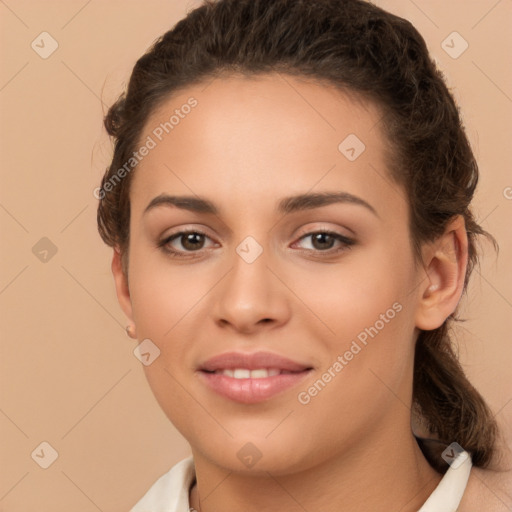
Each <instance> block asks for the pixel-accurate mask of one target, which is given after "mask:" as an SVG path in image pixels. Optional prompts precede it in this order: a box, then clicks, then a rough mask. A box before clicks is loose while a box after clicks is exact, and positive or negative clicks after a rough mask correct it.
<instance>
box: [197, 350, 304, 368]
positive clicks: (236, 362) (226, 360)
mask: <svg viewBox="0 0 512 512" xmlns="http://www.w3.org/2000/svg"><path fill="white" fill-rule="evenodd" d="M235 368H246V369H248V370H257V369H260V368H277V369H279V370H286V371H290V372H301V371H304V370H309V369H310V368H311V366H309V365H307V364H302V363H299V362H296V361H293V360H291V359H288V358H287V357H284V356H280V355H278V354H273V353H271V352H254V353H244V352H225V353H224V354H219V355H217V356H214V357H212V358H210V359H208V360H207V361H205V362H204V363H203V364H202V365H201V366H200V367H199V369H200V370H203V371H209V372H214V371H217V370H225V369H235Z"/></svg>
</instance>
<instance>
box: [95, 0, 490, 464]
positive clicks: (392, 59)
mask: <svg viewBox="0 0 512 512" xmlns="http://www.w3.org/2000/svg"><path fill="white" fill-rule="evenodd" d="M272 72H279V73H285V74H289V75H295V76H299V77H305V78H307V79H310V80H316V81H320V82H323V83H329V84H334V85H335V86H336V87H338V88H339V89H341V90H345V91H346V92H355V93H356V94H357V95H359V96H360V97H362V98H364V99H366V100H369V101H373V102H375V103H376V104H377V105H379V107H380V109H381V111H382V113H383V118H382V120H383V122H381V126H382V130H383V133H384V134H385V135H386V136H387V137H388V139H389V141H390V146H391V148H392V151H391V154H390V161H389V165H388V168H389V170H390V173H391V176H392V178H393V179H394V180H395V181H396V182H397V183H399V184H401V186H403V187H404V189H405V192H406V194H407V196H408V198H409V208H410V232H411V241H412V244H413V247H414V248H415V252H416V255H417V257H418V256H419V254H420V253H419V249H420V247H421V245H422V243H423V242H425V241H430V240H435V239H436V238H437V237H438V236H440V235H441V234H442V233H443V232H444V229H445V227H446V225H447V223H448V222H449V221H450V220H451V219H452V218H453V217H454V216H456V215H462V216H463V217H464V219H465V222H466V230H467V236H468V243H469V246H468V247H469V249H468V251H469V258H468V268H467V273H466V276H465V284H466V285H467V281H468V278H469V276H470V274H471V271H472V269H473V267H474V265H475V264H476V263H477V253H476V247H475V242H476V237H477V235H481V234H484V235H486V236H488V235H487V233H486V232H485V231H484V230H483V229H482V228H481V227H480V226H479V225H478V224H477V223H476V221H475V219H474V218H473V215H472V213H471V211H470V209H469V204H470V202H471V200H472V197H473V194H474V191H475V187H476V185H477V181H478V167H477V163H476V161H475V158H474V156H473V153H472V150H471V148H470V145H469V142H468V139H467V137H466V134H465V131H464V128H463V125H462V122H461V119H460V116H459V111H458V108H457V106H456V104H455V102H454V99H453V98H452V96H451V94H450V92H449V91H448V88H447V86H446V84H445V82H444V79H443V75H442V73H441V72H440V71H439V70H438V69H437V68H436V66H435V64H434V63H433V61H432V60H431V58H430V56H429V54H428V50H427V47H426V44H425V41H424V40H423V38H422V37H421V35H420V34H419V33H418V32H417V30H416V29H415V28H414V27H413V26H412V25H411V23H409V22H408V21H406V20H404V19H402V18H399V17H397V16H395V15H393V14H390V13H388V12H386V11H384V10H382V9H380V8H378V7H376V6H375V5H373V4H371V3H368V2H365V1H362V0H272V1H269V0H218V1H213V0H205V2H204V3H203V5H202V6H200V7H199V8H197V9H195V10H193V11H191V12H190V13H189V14H188V15H187V16H186V18H184V19H183V20H181V21H180V22H179V23H177V25H176V26H175V27H174V28H173V29H172V30H170V31H168V32H167V33H165V34H164V35H163V36H161V37H160V38H159V39H158V40H157V41H156V42H155V43H154V44H153V46H152V47H151V48H150V49H149V50H148V51H147V52H146V54H144V55H143V56H142V57H141V58H140V59H139V60H138V61H137V63H136V65H135V67H134V69H133V72H132V75H131V78H130V81H129V85H128V89H127V91H126V93H123V94H122V95H121V96H120V97H119V99H118V100H117V102H116V103H115V104H114V105H113V106H112V107H111V108H110V110H109V112H108V114H107V115H106V117H105V126H106V129H107V131H108V133H109V134H110V135H111V136H112V137H113V138H114V140H115V148H114V155H113V159H112V162H111V165H110V166H109V168H108V169H107V171H106V173H105V176H104V178H103V181H102V189H101V191H102V194H101V196H100V197H101V200H100V202H99V206H98V227H99V232H100V234H101V236H102V238H103V240H104V241H105V242H106V243H107V244H109V245H111V246H118V247H119V248H120V249H121V252H122V254H123V256H125V255H126V254H127V249H128V239H129V222H130V203H129V188H130V182H131V177H132V173H128V174H126V176H125V177H124V179H123V180H121V181H120V182H119V183H117V184H116V185H115V186H114V187H109V188H110V189H111V190H110V191H108V192H105V191H104V188H105V185H106V184H107V182H109V180H112V177H113V176H114V174H115V173H116V172H117V171H118V169H120V168H121V167H122V166H123V164H125V163H126V162H127V161H128V160H129V159H130V157H131V156H132V154H133V152H134V150H135V149H136V147H137V143H138V141H139V138H140V136H141V133H142V131H143V129H144V127H145V123H146V122H147V120H148V118H149V117H150V116H151V114H152V113H153V112H154V111H155V109H156V108H157V107H158V106H159V105H160V104H161V103H162V102H163V101H165V100H166V99H168V97H169V96H170V95H171V94H172V93H175V92H176V91H178V90H179V89H183V88H186V87H187V86H190V85H192V84H195V83H199V82H202V81H205V80H206V79H208V78H212V77H215V76H224V75H226V74H230V73H232V74H233V73H242V74H244V75H247V76H251V75H255V74H259V73H272ZM110 183H112V181H110ZM490 238H491V239H492V237H490ZM492 240H493V239H492ZM453 319H454V315H451V316H450V317H449V318H448V319H447V320H446V321H445V323H444V324H443V325H442V326H441V327H439V328H438V329H435V330H432V331H421V332H420V334H419V337H418V339H417V342H416V343H417V344H416V352H415V361H414V383H413V403H414V406H415V409H417V410H418V411H419V412H420V414H421V417H422V418H423V421H424V422H425V423H426V425H427V426H428V429H429V431H430V432H431V433H432V434H433V435H435V436H437V438H438V439H439V440H440V441H441V443H440V447H441V448H440V449H439V450H438V451H437V454H434V451H432V450H430V449H429V443H428V442H423V441H422V440H421V439H419V440H418V442H419V443H420V446H421V447H422V449H423V451H424V453H425V456H426V457H427V459H428V460H429V462H430V463H431V464H432V466H433V467H435V468H436V469H438V470H439V471H443V470H445V469H446V467H447V465H446V464H445V463H444V462H443V460H442V459H441V458H440V457H439V452H440V451H441V450H442V449H443V448H445V447H446V445H447V444H450V443H451V442H453V441H456V442H457V443H459V444H460V445H461V446H462V447H463V448H464V449H466V450H467V451H468V452H470V453H471V454H472V458H473V463H474V464H475V465H476V466H481V467H484V466H487V465H488V464H489V463H490V461H491V459H492V457H493V453H494V446H495V438H496V435H497V426H496V423H495V421H494V419H493V416H492V414H491V412H490V410H489V408H488V407H487V405H486V404H485V402H484V400H483V398H482V397H481V396H480V394H479V393H478V392H477V391H476V390H475V388H474V387H473V386H472V385H471V384H470V383H469V381H468V380H467V378H466V377H465V375H464V372H463V370H462V368H461V366H460V363H459V362H458V359H457V356H456V354H455V353H454V349H453V348H452V344H451V340H450V337H449V334H448V328H449V324H450V322H451V321H452V320H453Z"/></svg>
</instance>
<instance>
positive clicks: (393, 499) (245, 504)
mask: <svg viewBox="0 0 512 512" xmlns="http://www.w3.org/2000/svg"><path fill="white" fill-rule="evenodd" d="M190 97H194V98H195V99H197V101H198V105H197V107H195V108H194V109H193V110H192V112H191V113H190V114H189V115H188V116H186V118H185V119H183V120H181V122H180V124H179V125H177V126H176V127H175V128H174V129H173V131H172V132H171V133H170V134H169V135H167V136H165V137H164V138H163V139H162V141H160V142H158V144H157V145H156V147H155V148H154V149H152V150H151V151H150V152H149V154H148V155H147V156H146V157H144V159H143V160H142V161H141V163H140V164H139V165H138V166H137V169H136V171H135V174H134V176H133V182H132V185H131V190H130V201H131V223H130V244H129V260H128V261H129V262H128V266H127V275H126V274H125V273H124V272H123V266H122V262H121V254H120V251H119V249H118V248H116V250H115V251H114V257H113V262H112V270H113V273H114V278H115V282H116V289H117V294H118V298H119V302H120V304H121V307H122V308H123V310H124V312H125V313H126V315H127V316H128V318H129V319H130V322H131V324H132V325H133V327H134V329H135V330H136V337H137V338H138V339H139V340H143V339H146V338H149V339H151V340H152V342H153V343H154V344H155V345H157V346H158V348H159V349H160V351H161V353H160V356H159V357H158V358H157V359H155V361H154V362H153V363H152V364H151V365H149V366H145V367H144V371H145V373H146V377H147V379H148V382H149V384H150V386H151V388H152V390H153V393H154V395H155V397H156V399H157V401H158V402H159V404H160V406H161V407H162V409H163V411H164V412H165V413H166V415H167V416H168V417H169V419H170V420H171V421H172V423H173V424H174V425H175V426H176V428H177V429H178V430H179V431H180V432H181V433H182V434H183V436H184V437H185V438H186V439H187V441H188V442H189V443H190V446H191V448H192V453H193V455H194V461H195V468H196V477H197V485H196V486H195V487H194V489H193V490H192V492H191V506H193V507H194V508H196V509H197V510H201V511H204V512H210V511H216V510H223V512H231V511H234V510H241V509H242V510H245V511H259V510H267V511H278V510H279V511H281V510H287V511H295V510H297V511H299V510H301V511H302V510H304V509H306V510H322V511H326V512H329V511H339V510H341V509H342V508H343V510H351V511H354V512H357V511H363V510H364V511H367V510H401V511H402V512H406V511H409V510H410V511H413V510H417V509H418V508H419V507H420V506H421V505H422V504H423V503H424V501H425V500H426V499H427V497H428V496H429V495H430V493H431V492H432V490H433V489H434V488H435V487H436V485H437V484H438V483H439V480H440V478H441V475H439V474H438V473H436V472H435V471H434V470H433V469H432V468H431V467H430V465H429V464H428V463H427V461H426V460H425V458H424V457H423V455H422V454H421V451H420V450H419V448H418V445H417V443H416V441H415V440H414V437H413V435H412V431H411V426H410V423H411V411H410V406H411V393H412V371H413V356H414V342H415V339H416V337H417V334H418V329H434V328H436V327H438V326H440V325H441V324H442V323H443V321H444V320H445V319H446V318H447V317H448V316H449V315H450V314H451V313H452V312H453V311H454V310H455V308H456V306H457V304H458V302H459V299H460V296H461V293H462V289H463V279H464V273H465V269H466V265H467V238H466V231H465V227H464V222H463V219H462V218H460V217H459V218H455V219H453V221H452V222H451V223H450V224H449V226H448V227H447V229H446V231H445V233H444V235H443V236H441V237H440V238H439V239H438V240H436V241H434V242H431V243H428V244H425V245H424V246H423V253H422V260H423V261H422V263H421V264H420V263H419V262H418V261H416V260H415V257H414V254H413V251H412V246H411V238H410V233H409V227H408V202H407V197H406V196H405V193H404V191H403V189H402V188H401V187H400V186H399V185H398V184H396V183H395V182H393V181H392V180H391V178H390V177H389V171H388V169H387V168H386V152H387V151H389V150H390V145H389V142H388V141H387V140H385V138H384V136H383V135H382V133H381V131H380V129H379V120H380V119H381V114H380V112H379V109H378V108H377V107H375V106H374V105H372V104H370V103H368V102H360V101H357V100H356V99H355V98H354V97H353V96H352V95H351V96H348V95H346V94H344V93H341V92H340V91H338V90H337V89H334V88H333V87H330V86H326V85H322V84H318V83H316V84H315V83H312V82H307V81H305V80H300V79H298V78H292V77H284V76H282V75H277V74H270V75H264V76H259V77H258V78H250V79H249V78H244V77H240V76H231V77H225V78H224V79H223V80H219V79H217V80H214V81H213V82H211V83H209V84H199V85H197V86H193V87H189V88H187V89H186V90H183V91H181V92H179V93H178V94H176V95H174V96H172V97H170V98H168V99H167V100H166V101H165V102H164V103H162V104H161V106H160V108H159V109H158V110H157V111H156V112H155V113H154V114H153V115H152V116H151V118H150V119H149V120H148V122H147V124H146V127H145V130H144V132H143V133H142V135H141V139H140V140H141V141H144V140H146V138H147V136H148V135H149V136H151V134H152V131H153V130H154V128H155V127H157V126H158V125H159V124H160V123H161V122H163V121H165V120H168V119H169V116H170V115H171V114H172V113H173V111H174V110H175V109H176V108H180V106H181V105H183V104H184V103H186V102H187V100H188V99H189V98H190ZM348 134H356V135H357V137H358V138H359V139H360V140H362V141H363V142H364V144H365V146H366V149H365V151H364V152H363V153H362V154H361V155H360V156H359V157H358V158H357V159H356V160H355V161H349V160H348V159H347V158H346V157H345V156H344V155H343V154H342V153H341V152H340V151H339V150H338V145H339V144H340V142H341V141H343V140H344V139H345V137H347V135H348ZM340 191H344V192H347V193H350V194H352V195H354V196H357V197H359V198H361V199H363V200H364V201H366V202H367V203H368V204H369V205H371V206H372V207H373V209H374V210H375V212H376V214H374V213H372V211H370V209H368V208H366V207H364V206H361V205H359V204H355V203H337V204H331V205H328V206H322V207H320V208H314V209H308V210H304V211H299V212H293V213H290V214H288V215H283V214H282V213H278V212H277V211H276V205H277V204H278V202H279V201H280V200H281V199H282V198H284V197H288V196H291V195H295V194H303V193H311V192H340ZM161 194H169V195H186V196H194V197H195V196H200V197H202V198H205V199H208V200H210V201H212V202H213V203H215V205H216V206H217V207H218V209H219V212H218V213H217V214H211V213H197V212H192V211H188V210H185V209H180V208H177V207H175V206H171V205H161V206H159V207H155V208H153V209H151V210H150V211H149V212H147V213H144V210H145V208H146V207H147V206H148V204H149V203H150V202H151V201H152V200H153V199H154V198H155V197H157V196H159V195H161ZM194 229H195V230H200V231H201V232H204V233H206V235H207V237H206V238H204V242H203V239H200V240H199V242H200V243H199V244H198V245H197V246H196V247H198V249H195V250H194V246H192V248H190V245H186V246H185V247H184V246H183V245H182V244H183V242H184V241H185V243H186V240H184V238H183V237H182V238H181V239H180V238H178V239H175V240H174V241H173V242H172V243H169V244H168V247H169V246H171V247H173V248H174V249H176V250H179V251H181V252H182V253H184V254H185V255H186V257H185V258H176V257H175V258H172V257H170V256H169V254H168V253H166V252H165V251H164V250H163V249H162V248H161V247H158V244H159V242H160V241H161V240H164V239H166V238H168V237H169V236H170V235H172V234H175V233H177V232H180V231H186V230H191V231H193V230H194ZM325 230H328V231H333V232H335V233H337V234H339V235H342V236H344V237H348V238H351V239H352V240H353V241H354V243H353V245H351V246H349V247H347V246H344V245H343V244H342V243H340V242H339V241H336V240H335V239H334V240H333V241H332V242H330V243H331V244H332V248H330V247H331V246H330V245H328V244H327V245H324V246H322V245H314V241H313V237H312V236H309V237H308V236H306V235H308V234H309V235H312V234H315V233H318V232H325ZM247 236H251V237H253V238H254V239H255V240H256V241H257V242H258V244H259V245H260V246H261V248H262V249H263V252H262V254H261V255H260V256H259V257H258V258H257V259H256V260H255V261H254V262H252V263H247V262H246V261H244V259H242V258H241V257H240V256H239V255H238V254H237V252H236V248H237V246H238V245H239V244H240V242H242V240H244V239H245V238H246V237H247ZM201 243H203V246H202V248H201ZM196 244H197V242H196ZM324 244H325V242H324ZM337 249H341V250H340V251H339V252H338V253H337V254H334V251H336V250H337ZM187 250H188V252H187ZM325 254H328V255H327V256H326V255H325ZM128 283H129V285H128ZM395 303H399V304H400V305H401V306H402V309H401V311H400V312H399V313H397V314H396V316H395V317H394V318H393V319H392V320H390V321H389V322H387V323H386V324H385V327H384V328H382V329H381V330H380V331H379V333H378V335H377V336H375V337H374V338H373V339H369V341H368V344H367V346H365V347H364V348H363V349H362V350H361V351H360V352H359V353H358V354H357V355H356V356H354V358H353V359H352V360H350V361H349V362H348V364H347V365H346V366H345V367H344V368H343V370H342V371H341V372H339V373H338V374H337V375H336V377H335V378H333V379H332V380H331V381H330V382H329V383H328V384H327V385H326V386H325V388H323V389H322V390H321V392H319V393H318V394H317V395H316V396H314V397H313V398H312V399H311V401H310V402H309V403H308V404H306V405H303V404H301V403H299V401H298V399H297V394H298V393H299V392H300V391H303V390H307V389H308V387H309V386H311V385H312V384H313V383H314V382H315V381H317V380H318V379H319V378H320V377H321V376H322V374H324V373H325V371H326V370H327V369H328V368H329V367H332V365H333V363H334V362H335V361H336V360H337V357H338V356H339V355H340V354H344V353H345V352H346V351H347V350H348V349H349V348H350V346H351V342H352V341H353V340H355V339H356V337H357V335H358V334H359V333H361V332H362V331H364V329H365V328H367V327H370V326H374V325H375V323H376V321H377V320H379V318H381V317H380V315H381V314H383V313H385V312H386V311H387V310H389V309H390V308H392V305H393V304H395ZM231 350H238V351H246V352H256V351H260V350H261V351H270V352H274V353H278V354H281V355H284V356H286V357H289V358H291V359H294V360H296V361H300V362H303V363H307V364H308V366H311V367H313V371H312V374H311V375H310V376H309V377H308V378H307V380H306V381H304V382H303V383H301V384H300V386H299V387H296V388H292V389H290V390H286V391H285V392H283V393H281V394H279V395H277V396H275V397H273V398H271V399H269V400H267V401H265V402H262V403H258V404H252V405H246V404H239V403H235V402H232V401H230V400H228V399H226V398H224V397H222V396H219V395H217V394H216V393H214V392H213V391H211V390H210V389H208V388H207V387H206V386H205V385H204V384H203V383H202V382H201V380H200V379H199V378H198V374H197V368H198V366H199V364H200V363H202V362H204V361H205V360H206V359H208V358H210V357H212V356H214V355H217V354H220V353H223V352H227V351H231ZM249 442H250V443H252V444H253V445H255V446H256V447H257V449H258V450H259V452H260V453H261V459H260V460H259V461H258V462H257V464H255V465H254V466H253V467H252V468H248V467H246V466H245V465H244V464H243V463H242V462H241V461H240V459H239V458H238V457H237V452H238V451H239V450H240V449H241V448H242V447H243V446H244V445H245V444H246V443H249Z"/></svg>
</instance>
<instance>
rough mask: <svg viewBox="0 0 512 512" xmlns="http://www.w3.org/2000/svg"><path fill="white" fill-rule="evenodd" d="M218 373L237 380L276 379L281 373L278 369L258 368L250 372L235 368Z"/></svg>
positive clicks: (245, 369)
mask: <svg viewBox="0 0 512 512" xmlns="http://www.w3.org/2000/svg"><path fill="white" fill-rule="evenodd" d="M217 373H220V374H222V375H226V376H227V377H232V378H235V379H265V378H267V377H274V376H276V375H279V374H280V373H281V370H279V369H278V368H258V369H257V370H248V369H247V368H235V369H229V370H228V369H226V370H219V371H218V372H217Z"/></svg>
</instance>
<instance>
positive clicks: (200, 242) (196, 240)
mask: <svg viewBox="0 0 512 512" xmlns="http://www.w3.org/2000/svg"><path fill="white" fill-rule="evenodd" d="M178 238H181V239H182V240H181V245H182V247H183V248H184V249H186V250H188V251H196V250H197V249H202V248H203V246H204V235H203V234H201V233H186V234H184V235H179V237H178Z"/></svg>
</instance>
